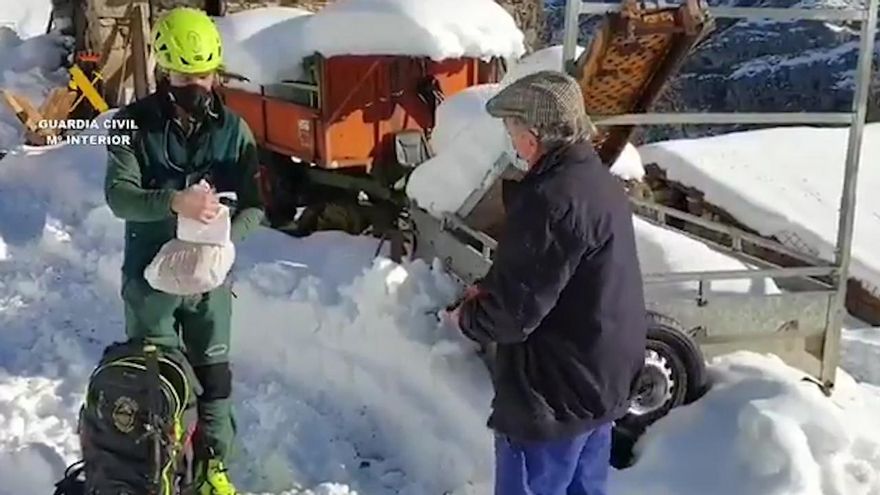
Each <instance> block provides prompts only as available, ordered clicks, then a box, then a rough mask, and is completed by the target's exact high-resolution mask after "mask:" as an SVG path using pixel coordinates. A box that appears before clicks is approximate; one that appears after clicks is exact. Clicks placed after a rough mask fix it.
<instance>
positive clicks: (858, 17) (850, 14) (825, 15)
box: [566, 0, 866, 22]
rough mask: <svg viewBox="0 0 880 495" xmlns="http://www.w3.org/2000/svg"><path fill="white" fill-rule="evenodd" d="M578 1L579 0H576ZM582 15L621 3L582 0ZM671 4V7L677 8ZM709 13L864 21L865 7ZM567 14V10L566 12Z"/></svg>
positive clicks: (716, 13)
mask: <svg viewBox="0 0 880 495" xmlns="http://www.w3.org/2000/svg"><path fill="white" fill-rule="evenodd" d="M575 1H577V0H575ZM580 4H581V5H580V9H579V13H580V14H581V15H596V14H607V13H609V12H618V11H620V3H592V2H580ZM677 7H678V6H671V7H670V8H677ZM707 10H708V12H709V15H711V16H712V17H715V18H717V19H748V20H764V19H767V20H776V21H797V20H805V21H856V22H858V21H863V20H865V18H866V12H865V10H864V9H800V8H765V7H708V9H707ZM566 15H567V12H566Z"/></svg>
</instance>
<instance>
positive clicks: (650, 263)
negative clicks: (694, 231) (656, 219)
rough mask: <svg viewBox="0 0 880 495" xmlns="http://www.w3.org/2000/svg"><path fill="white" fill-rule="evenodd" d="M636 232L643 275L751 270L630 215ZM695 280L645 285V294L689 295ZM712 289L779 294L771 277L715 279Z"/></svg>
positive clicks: (722, 254) (701, 244)
mask: <svg viewBox="0 0 880 495" xmlns="http://www.w3.org/2000/svg"><path fill="white" fill-rule="evenodd" d="M633 224H634V227H635V232H636V245H637V247H638V252H639V261H640V263H641V265H642V271H643V272H644V273H645V274H660V273H673V272H694V271H710V270H713V271H715V270H718V271H724V270H729V271H735V270H746V269H753V268H755V267H754V266H751V265H748V264H746V263H743V262H742V261H739V260H737V259H736V258H733V257H731V256H728V255H726V254H724V253H722V252H720V251H717V250H715V249H712V248H710V247H709V246H707V245H706V244H703V243H702V242H700V241H697V240H695V239H692V238H690V237H687V236H684V235H681V234H679V233H677V232H674V231H671V230H669V229H665V228H662V227H660V226H658V225H655V224H653V223H651V222H648V221H647V220H644V219H642V218H639V217H637V216H633ZM698 285H699V283H698V282H696V281H694V282H679V283H676V284H663V285H653V284H652V285H648V286H646V291H647V295H648V297H653V298H657V297H668V296H674V295H680V296H692V295H693V294H694V290H695V289H696V288H697V287H698ZM712 290H713V291H716V292H722V293H723V292H727V293H739V294H779V293H780V290H779V287H777V286H776V284H775V283H774V282H773V279H769V278H767V279H754V280H719V281H715V282H713V283H712Z"/></svg>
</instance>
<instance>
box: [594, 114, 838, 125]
mask: <svg viewBox="0 0 880 495" xmlns="http://www.w3.org/2000/svg"><path fill="white" fill-rule="evenodd" d="M591 118H592V120H593V122H595V124H596V125H597V126H616V125H670V124H696V125H707V124H716V125H720V124H840V125H843V124H849V123H851V122H852V118H853V116H852V113H850V112H715V113H713V112H682V113H630V114H621V115H607V116H606V115H596V116H591Z"/></svg>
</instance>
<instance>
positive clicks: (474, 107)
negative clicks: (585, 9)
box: [407, 46, 645, 215]
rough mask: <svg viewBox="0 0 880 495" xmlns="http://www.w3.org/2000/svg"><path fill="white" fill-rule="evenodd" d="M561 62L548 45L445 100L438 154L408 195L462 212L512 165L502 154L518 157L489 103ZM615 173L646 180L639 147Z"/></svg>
mask: <svg viewBox="0 0 880 495" xmlns="http://www.w3.org/2000/svg"><path fill="white" fill-rule="evenodd" d="M582 50H583V47H579V51H578V53H580V52H581V51H582ZM561 66H562V47H561V46H551V47H548V48H544V49H542V50H538V51H536V52H534V53H531V54H529V55H527V56H525V57H523V58H522V59H520V60H518V61H517V62H516V63H515V64H512V65H511V67H510V69H509V70H508V71H507V73H506V74H505V75H504V78H502V80H501V82H500V83H498V84H483V85H477V86H472V87H470V88H468V89H466V90H464V91H461V92H459V93H457V94H455V95H453V96H452V97H450V98H448V99H447V100H445V101H443V103H441V104H440V106H439V107H438V108H437V119H436V125H435V127H434V131H433V132H432V134H431V148H432V152H433V153H434V156H432V157H431V158H430V159H429V160H426V161H425V162H424V163H422V164H421V165H419V166H418V168H417V169H416V170H415V171H413V173H412V175H411V176H410V179H409V182H408V184H407V195H408V196H409V197H410V198H412V199H413V200H414V201H415V202H416V203H417V204H418V205H419V206H420V207H422V208H424V209H425V210H427V211H429V212H431V213H432V214H436V215H440V214H443V213H450V212H454V211H457V210H458V209H459V208H460V207H461V205H462V204H463V203H464V201H465V200H466V199H467V197H468V196H469V195H470V193H471V191H473V190H475V189H478V188H479V187H480V186H481V185H483V184H486V183H487V182H490V181H492V180H494V179H495V177H496V176H497V173H498V172H499V170H498V169H497V167H504V166H506V164H507V162H506V161H504V160H503V159H502V160H501V161H499V159H500V158H502V157H503V156H504V155H505V154H506V156H507V157H509V158H512V157H515V156H516V155H515V152H514V150H513V146H512V144H511V142H510V138H509V137H508V136H507V132H506V131H505V130H504V125H503V124H502V122H501V120H499V119H496V118H493V117H492V116H491V115H489V114H488V113H487V112H486V109H485V105H486V102H487V101H489V99H490V98H492V96H494V95H495V94H496V93H497V92H498V91H500V90H501V89H502V88H503V87H505V86H507V85H509V84H510V83H511V82H513V81H515V80H517V79H519V78H521V77H524V76H527V75H529V74H533V73H535V72H539V71H542V70H559V68H560V67H561ZM611 171H612V173H614V174H615V175H618V176H620V177H621V178H622V179H624V180H640V179H641V178H642V177H643V176H644V173H645V171H644V168H643V167H642V163H641V158H640V157H639V152H638V150H637V149H636V148H635V147H634V146H632V144H630V143H627V145H626V147H625V148H624V150H623V152H622V153H621V156H620V157H619V158H618V160H617V161H616V162H615V163H614V164H613V165H612V167H611Z"/></svg>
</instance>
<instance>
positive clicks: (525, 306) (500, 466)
mask: <svg viewBox="0 0 880 495" xmlns="http://www.w3.org/2000/svg"><path fill="white" fill-rule="evenodd" d="M486 109H487V111H488V112H489V113H490V114H491V115H492V116H494V117H496V118H501V119H503V120H504V125H505V127H506V129H507V132H508V133H509V135H510V138H511V140H512V142H513V147H514V149H515V150H516V153H517V155H518V158H519V160H521V163H522V166H521V168H523V169H524V170H526V172H525V174H524V177H523V178H522V179H521V180H519V181H517V182H511V181H508V182H506V183H505V184H504V204H505V209H506V211H507V217H506V218H507V220H506V224H505V228H504V234H503V236H502V238H501V239H500V242H499V247H498V251H497V253H496V256H495V260H494V263H493V265H492V268H491V269H490V270H489V273H488V274H487V275H486V277H485V278H484V279H483V280H482V281H481V282H480V283H479V285H478V286H477V287H476V288H474V289H472V290H469V291H468V293H467V296H466V299H465V301H464V302H463V303H462V304H461V305H460V306H459V308H458V309H456V310H455V311H454V313H453V317H454V318H456V319H457V321H458V323H459V327H460V328H461V330H462V332H463V333H464V334H465V335H466V336H467V337H469V338H470V339H472V340H474V341H476V342H478V343H480V344H482V345H483V346H491V345H494V347H495V350H496V352H495V356H494V363H493V366H492V369H493V371H492V373H493V382H494V385H495V398H494V400H493V404H492V409H493V411H492V414H491V417H490V419H489V427H490V428H492V429H493V430H494V431H495V433H496V480H495V493H496V495H520V494H522V495H603V494H605V493H606V479H607V474H608V465H609V456H610V449H611V424H612V422H613V421H614V420H616V419H617V418H619V417H621V416H622V415H623V414H624V413H625V412H626V410H627V409H628V407H629V402H630V401H629V398H630V391H631V389H632V386H633V384H634V382H635V379H636V376H637V374H638V372H639V370H640V369H641V367H642V363H643V362H644V357H645V334H646V331H647V322H646V312H645V303H644V295H643V291H642V277H641V271H640V268H639V260H638V257H637V253H636V244H635V236H634V233H633V223H632V213H631V210H630V208H629V203H628V201H627V199H626V197H625V195H624V192H623V190H622V188H621V187H620V185H619V184H618V183H617V182H616V181H615V179H614V178H613V177H612V176H611V174H610V173H609V171H608V169H607V167H605V166H604V165H603V164H602V162H601V161H600V160H599V157H598V155H597V154H596V152H595V150H594V149H593V147H592V145H591V143H590V141H589V139H588V138H589V129H590V128H591V127H592V125H591V124H590V122H589V119H588V117H587V116H586V113H585V111H584V105H583V97H582V95H581V92H580V88H579V87H578V85H577V82H576V81H575V80H574V79H572V78H571V77H569V76H567V75H566V74H563V73H561V72H553V71H544V72H539V73H536V74H532V75H529V76H526V77H523V78H522V79H520V80H518V81H516V82H514V83H512V84H511V85H509V86H507V87H506V88H505V89H503V90H502V91H500V92H499V93H498V94H497V95H496V96H495V97H493V98H492V99H491V100H489V102H488V103H487V105H486Z"/></svg>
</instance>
